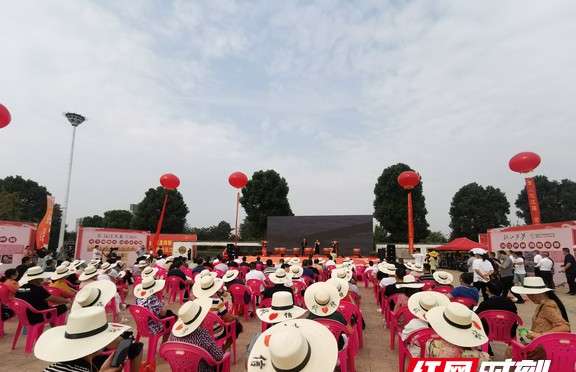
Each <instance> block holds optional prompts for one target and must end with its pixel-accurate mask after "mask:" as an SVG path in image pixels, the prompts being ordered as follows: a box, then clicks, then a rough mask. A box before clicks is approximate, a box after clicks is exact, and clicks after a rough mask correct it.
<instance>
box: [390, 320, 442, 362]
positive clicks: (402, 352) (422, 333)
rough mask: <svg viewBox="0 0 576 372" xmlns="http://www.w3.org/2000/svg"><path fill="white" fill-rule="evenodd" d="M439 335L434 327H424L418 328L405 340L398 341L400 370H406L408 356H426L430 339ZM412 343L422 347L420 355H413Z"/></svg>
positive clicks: (409, 357) (409, 358)
mask: <svg viewBox="0 0 576 372" xmlns="http://www.w3.org/2000/svg"><path fill="white" fill-rule="evenodd" d="M437 338H439V336H438V335H437V334H436V332H434V330H433V329H432V328H424V329H419V330H416V331H414V332H412V333H410V334H409V335H408V337H406V339H405V340H404V342H399V343H398V371H399V372H404V366H405V363H406V358H408V360H411V359H412V358H418V357H420V358H424V357H425V356H426V343H427V342H428V341H429V340H432V339H437ZM410 345H416V346H418V347H419V348H420V355H412V354H411V353H410V349H409V348H408V347H409V346H410Z"/></svg>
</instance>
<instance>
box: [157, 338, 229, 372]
mask: <svg viewBox="0 0 576 372" xmlns="http://www.w3.org/2000/svg"><path fill="white" fill-rule="evenodd" d="M160 356H161V357H162V358H164V359H165V360H166V361H167V362H168V364H169V365H170V370H171V371H172V372H190V371H198V368H199V365H200V361H204V362H205V363H206V364H208V365H209V366H210V367H215V369H217V370H218V371H221V372H229V371H230V353H226V354H224V358H223V359H222V360H221V361H216V360H214V358H212V355H210V353H208V352H207V351H206V350H204V349H203V348H201V347H199V346H196V345H192V344H188V343H183V342H174V341H170V342H166V343H164V344H162V346H160ZM218 367H221V368H218Z"/></svg>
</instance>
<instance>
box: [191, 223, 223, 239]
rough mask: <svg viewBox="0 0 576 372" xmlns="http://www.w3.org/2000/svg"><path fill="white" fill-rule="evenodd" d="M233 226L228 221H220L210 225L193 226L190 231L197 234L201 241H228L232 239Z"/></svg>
mask: <svg viewBox="0 0 576 372" xmlns="http://www.w3.org/2000/svg"><path fill="white" fill-rule="evenodd" d="M231 231H232V226H230V224H229V223H228V222H226V221H220V223H219V224H218V225H215V226H208V227H193V228H192V229H190V233H192V234H196V235H197V236H198V240H200V241H222V240H224V241H226V240H228V239H230V232H231Z"/></svg>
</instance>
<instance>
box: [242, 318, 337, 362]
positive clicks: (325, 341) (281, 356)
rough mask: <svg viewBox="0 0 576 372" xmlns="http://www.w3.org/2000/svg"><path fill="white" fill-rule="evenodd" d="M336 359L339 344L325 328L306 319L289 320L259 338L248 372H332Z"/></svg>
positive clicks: (253, 350)
mask: <svg viewBox="0 0 576 372" xmlns="http://www.w3.org/2000/svg"><path fill="white" fill-rule="evenodd" d="M337 358H338V344H337V343H336V338H335V337H334V336H333V335H332V332H330V330H329V329H328V328H327V327H325V326H324V325H322V324H320V323H318V322H315V321H313V320H309V319H295V320H288V321H285V322H282V323H278V324H276V325H275V326H273V327H270V328H269V329H267V330H266V331H264V332H263V333H262V334H261V335H260V337H258V339H257V340H256V342H255V343H254V346H253V347H252V350H251V351H250V356H249V357H248V372H277V371H298V372H320V371H332V370H334V368H335V367H336V361H337Z"/></svg>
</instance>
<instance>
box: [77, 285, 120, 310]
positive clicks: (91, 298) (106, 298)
mask: <svg viewBox="0 0 576 372" xmlns="http://www.w3.org/2000/svg"><path fill="white" fill-rule="evenodd" d="M115 294H116V285H114V283H112V282H111V281H110V280H97V281H95V282H91V283H88V284H86V285H85V286H84V287H83V288H82V289H81V290H80V291H78V293H77V294H76V297H74V302H73V303H72V310H76V309H79V308H84V307H90V306H106V304H108V302H110V300H112V298H114V295H115Z"/></svg>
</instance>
